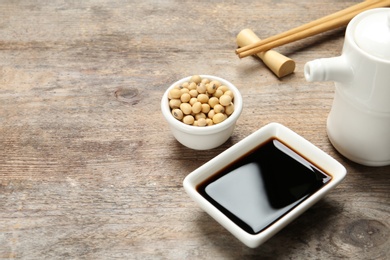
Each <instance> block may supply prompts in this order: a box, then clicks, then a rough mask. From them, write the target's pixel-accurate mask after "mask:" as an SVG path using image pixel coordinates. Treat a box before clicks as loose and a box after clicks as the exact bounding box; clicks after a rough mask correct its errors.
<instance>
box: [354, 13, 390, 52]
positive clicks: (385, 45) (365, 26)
mask: <svg viewBox="0 0 390 260" xmlns="http://www.w3.org/2000/svg"><path fill="white" fill-rule="evenodd" d="M372 11H374V10H372ZM367 14H368V15H367V16H365V17H363V18H362V19H361V20H360V22H358V24H357V25H356V28H355V32H354V38H355V42H356V44H357V45H358V46H359V47H360V48H361V49H362V50H364V51H366V52H367V53H369V54H371V55H374V56H376V57H378V58H381V59H385V60H390V11H389V9H388V8H380V9H378V10H376V11H374V12H369V13H367Z"/></svg>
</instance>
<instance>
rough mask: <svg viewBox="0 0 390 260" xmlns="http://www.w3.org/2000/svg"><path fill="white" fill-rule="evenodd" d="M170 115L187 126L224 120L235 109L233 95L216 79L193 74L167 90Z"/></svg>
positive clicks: (204, 124)
mask: <svg viewBox="0 0 390 260" xmlns="http://www.w3.org/2000/svg"><path fill="white" fill-rule="evenodd" d="M168 98H169V106H170V108H171V111H172V115H173V116H174V117H175V118H176V119H177V120H180V121H182V122H183V123H185V124H187V125H194V126H211V125H214V124H218V123H221V122H223V121H224V120H225V119H226V118H228V117H229V116H230V115H231V114H232V113H233V111H234V104H233V99H234V95H233V92H232V91H231V90H229V88H228V87H227V86H225V85H222V84H221V82H219V81H218V80H210V79H207V78H201V77H200V76H199V75H194V76H192V77H191V79H190V80H189V81H186V82H183V83H181V84H180V85H177V86H175V87H173V88H172V89H171V90H170V91H169V93H168Z"/></svg>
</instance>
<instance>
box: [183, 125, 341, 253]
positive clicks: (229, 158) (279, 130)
mask: <svg viewBox="0 0 390 260" xmlns="http://www.w3.org/2000/svg"><path fill="white" fill-rule="evenodd" d="M271 138H277V139H278V140H280V141H282V142H283V143H285V144H288V146H289V147H291V148H292V149H293V150H294V151H295V152H297V153H298V154H300V155H301V156H302V157H304V158H306V160H308V161H310V162H311V163H312V164H313V165H315V166H316V167H317V168H319V169H322V170H323V171H324V172H326V173H327V174H328V175H330V176H331V180H330V181H329V182H328V183H327V184H325V185H324V186H322V187H321V188H320V189H319V190H317V191H316V192H314V193H313V194H312V195H310V196H309V197H307V198H306V199H304V200H303V201H301V202H299V204H297V205H296V206H295V207H293V208H292V210H291V211H289V212H288V213H287V214H285V215H283V216H282V217H281V218H279V219H278V220H276V221H275V222H274V223H272V224H271V225H269V226H268V227H266V228H265V229H263V230H262V231H260V232H259V233H257V234H251V233H249V232H246V231H245V230H244V229H242V228H241V227H240V226H238V225H237V224H235V223H234V222H233V221H232V220H231V219H230V218H229V217H227V216H226V215H225V214H224V213H222V212H221V211H220V210H219V209H218V208H217V207H216V206H214V205H213V204H212V203H211V202H210V201H209V200H207V199H206V198H205V197H204V196H203V195H201V194H200V193H199V192H198V191H197V187H198V186H199V185H200V184H201V183H203V182H204V181H206V180H210V179H209V178H210V177H211V176H213V175H214V174H216V173H218V172H220V171H222V170H223V169H226V167H228V166H229V165H231V164H232V163H233V162H235V161H237V160H238V159H239V158H241V157H243V156H245V155H247V154H248V153H249V152H250V151H252V150H253V149H255V148H256V147H259V145H262V144H263V143H265V142H267V141H268V140H269V139H271ZM260 171H261V170H260ZM292 174H294V173H293V172H292ZM313 174H314V173H313ZM345 175H346V169H345V168H344V167H343V166H342V165H341V164H340V163H338V162H337V161H336V160H335V159H333V158H332V157H330V156H329V155H328V154H326V153H325V152H323V151H322V150H320V149H319V148H317V147H316V146H314V145H313V144H312V143H310V142H309V141H307V140H306V139H304V138H303V137H301V136H299V135H298V134H296V133H295V132H293V131H292V130H290V129H288V128H286V127H284V126H283V125H281V124H278V123H271V124H268V125H266V126H264V127H262V128H261V129H259V130H258V131H256V132H254V133H253V134H251V135H249V136H248V137H246V138H245V139H243V140H242V141H240V142H238V143H237V144H235V145H233V146H232V147H230V148H229V149H227V150H225V151H224V152H222V153H221V154H219V155H218V156H216V157H214V158H213V159H212V160H210V161H209V162H207V163H205V164H204V165H202V166H201V167H199V168H198V169H196V170H195V171H193V172H192V173H190V174H189V175H188V176H187V177H186V178H185V179H184V181H183V186H184V189H185V191H186V192H187V193H188V195H189V196H190V197H191V198H192V199H193V200H194V201H195V202H196V203H197V204H198V205H199V206H200V207H201V208H202V209H203V210H204V211H206V212H207V213H208V214H209V215H210V216H211V217H213V218H214V219H215V220H216V221H217V222H219V223H220V224H221V225H222V226H223V227H225V228H226V229H227V230H228V231H230V232H231V233H232V234H233V235H234V236H235V237H237V238H238V239H239V240H240V241H242V242H243V243H244V244H245V245H247V246H248V247H251V248H254V247H257V246H259V245H260V244H262V243H264V242H265V241H266V240H267V239H269V238H270V237H272V236H273V235H275V234H276V233H277V232H278V231H279V230H281V229H282V228H283V227H285V226H286V225H287V224H288V223H290V222H291V221H292V220H294V219H295V218H297V217H298V216H299V215H300V214H302V213H303V212H304V211H305V210H307V209H308V208H309V207H311V206H312V205H313V204H314V203H316V202H317V201H318V200H320V199H321V198H322V197H323V196H324V195H325V194H326V193H327V192H329V191H330V190H331V189H333V188H334V187H335V186H336V185H337V184H339V183H340V182H341V180H342V179H343V178H344V177H345ZM240 176H242V175H240ZM240 178H241V177H240ZM281 181H283V180H281ZM238 182H240V180H239V181H237V182H234V183H236V184H237V183H238ZM234 183H233V185H236V184H234ZM226 190H228V192H231V191H230V189H223V191H224V192H226ZM263 190H264V189H263ZM223 194H225V193H223ZM263 194H264V193H263ZM224 196H225V195H224ZM229 196H230V195H228V196H227V197H229ZM230 197H231V196H230ZM223 199H225V197H224V198H223ZM233 200H236V197H233ZM239 203H240V202H239ZM240 205H241V204H240ZM256 205H258V204H256ZM250 210H252V208H251V209H250ZM261 210H262V209H261Z"/></svg>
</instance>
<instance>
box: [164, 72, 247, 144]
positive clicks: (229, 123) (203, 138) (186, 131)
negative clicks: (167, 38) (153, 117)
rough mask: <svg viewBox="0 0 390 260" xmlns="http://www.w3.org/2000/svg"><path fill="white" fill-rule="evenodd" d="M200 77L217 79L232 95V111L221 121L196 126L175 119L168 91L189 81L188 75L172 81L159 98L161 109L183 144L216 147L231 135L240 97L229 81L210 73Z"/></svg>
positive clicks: (173, 131)
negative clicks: (209, 124) (210, 124)
mask: <svg viewBox="0 0 390 260" xmlns="http://www.w3.org/2000/svg"><path fill="white" fill-rule="evenodd" d="M200 76H201V77H202V78H208V79H210V80H218V81H219V82H221V83H222V84H223V85H225V86H227V87H228V88H229V89H230V90H231V91H232V92H233V95H234V100H233V103H234V112H233V113H232V114H231V115H230V116H229V117H228V118H227V119H225V120H224V121H223V122H221V123H219V124H215V125H212V126H205V127H198V126H192V125H186V124H184V123H183V122H181V121H179V120H177V119H175V118H174V117H173V115H172V113H171V109H170V107H169V100H168V93H169V91H170V90H171V89H172V88H174V87H175V86H176V85H179V84H181V83H183V82H186V81H189V80H190V78H191V76H190V77H186V78H183V79H181V80H179V81H177V82H175V83H173V84H172V85H171V86H170V87H169V88H168V89H167V90H166V91H165V93H164V95H163V97H162V99H161V111H162V114H163V115H164V117H165V119H166V120H167V122H168V124H169V126H170V128H171V131H172V134H173V136H174V137H175V138H176V140H178V141H179V142H180V143H181V144H183V145H184V146H187V147H188V148H191V149H194V150H208V149H212V148H215V147H218V146H220V145H222V144H223V143H225V142H226V141H227V140H228V139H229V137H230V136H231V135H232V133H233V130H234V127H235V125H236V121H237V119H238V118H239V116H240V114H241V111H242V97H241V94H240V92H239V91H238V89H237V88H236V86H234V85H233V84H232V83H230V82H229V81H227V80H225V79H222V78H219V77H215V76H210V75H200Z"/></svg>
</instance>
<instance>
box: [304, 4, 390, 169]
mask: <svg viewBox="0 0 390 260" xmlns="http://www.w3.org/2000/svg"><path fill="white" fill-rule="evenodd" d="M304 72H305V78H306V80H307V81H309V82H312V81H335V82H336V83H335V86H336V89H335V97H334V101H333V105H332V109H331V111H330V113H329V116H328V120H327V132H328V136H329V139H330V141H331V143H332V144H333V146H334V147H335V148H336V149H337V150H338V151H339V152H340V153H341V154H343V155H344V156H346V157H347V158H349V159H351V160H352V161H355V162H357V163H360V164H363V165H369V166H384V165H390V8H378V9H372V10H369V11H365V12H363V13H360V14H359V15H357V16H355V17H354V18H353V19H352V20H351V21H350V23H349V24H348V26H347V29H346V33H345V41H344V46H343V51H342V55H341V56H339V57H334V58H325V59H318V60H314V61H310V62H308V63H306V64H305V68H304Z"/></svg>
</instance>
